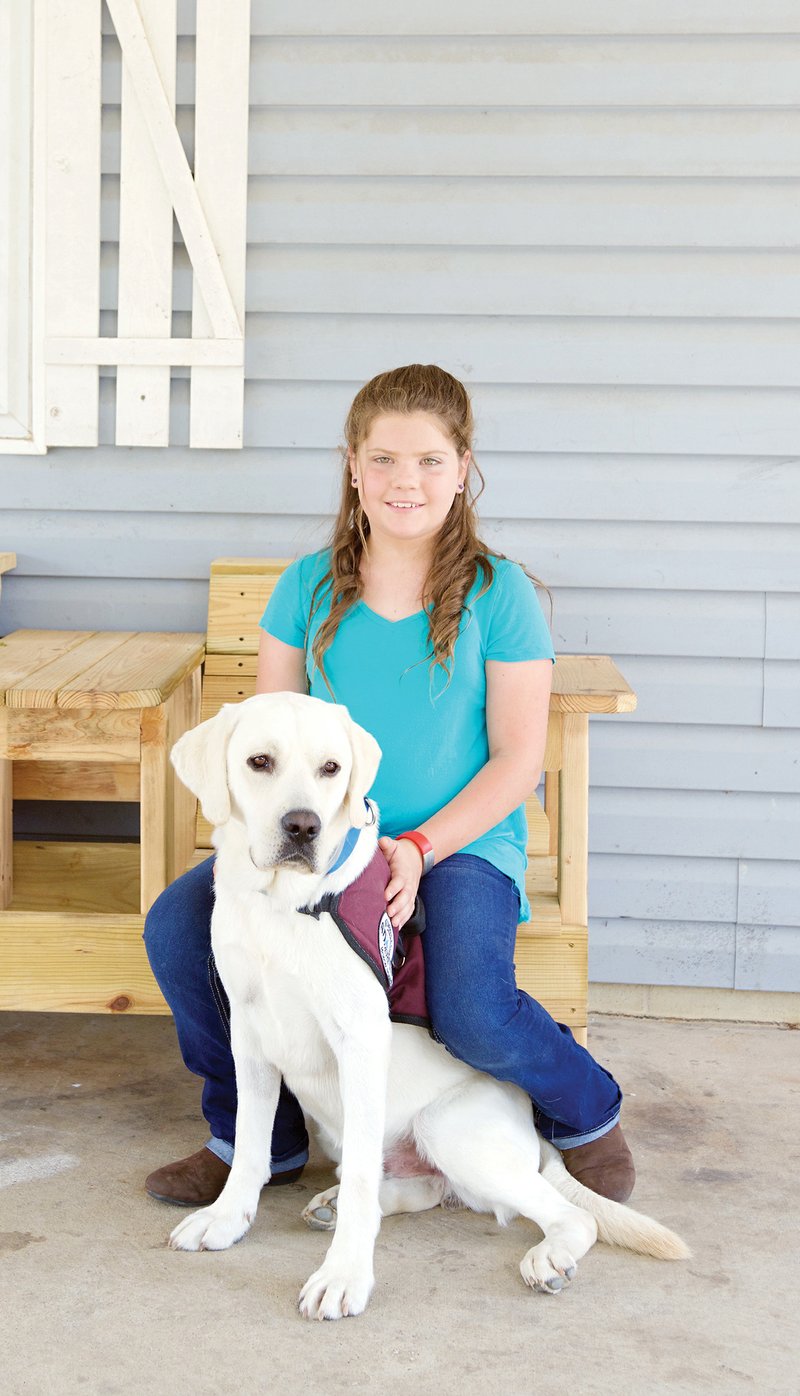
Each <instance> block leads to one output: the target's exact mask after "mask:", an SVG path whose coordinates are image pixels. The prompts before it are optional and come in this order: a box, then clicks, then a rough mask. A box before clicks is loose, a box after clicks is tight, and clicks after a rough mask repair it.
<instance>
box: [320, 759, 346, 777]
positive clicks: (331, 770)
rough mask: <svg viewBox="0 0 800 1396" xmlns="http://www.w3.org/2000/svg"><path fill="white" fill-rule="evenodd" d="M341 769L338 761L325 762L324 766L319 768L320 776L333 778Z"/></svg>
mask: <svg viewBox="0 0 800 1396" xmlns="http://www.w3.org/2000/svg"><path fill="white" fill-rule="evenodd" d="M341 769H342V768H341V766H340V765H339V762H338V761H326V762H325V765H324V766H321V767H320V774H321V775H323V776H335V775H336V774H337V773H338V772H339V771H340V770H341Z"/></svg>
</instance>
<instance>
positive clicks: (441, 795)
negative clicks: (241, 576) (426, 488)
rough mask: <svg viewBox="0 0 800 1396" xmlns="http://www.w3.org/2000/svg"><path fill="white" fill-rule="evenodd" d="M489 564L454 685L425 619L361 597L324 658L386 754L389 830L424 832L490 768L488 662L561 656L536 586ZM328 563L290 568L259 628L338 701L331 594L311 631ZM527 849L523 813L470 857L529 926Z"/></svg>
mask: <svg viewBox="0 0 800 1396" xmlns="http://www.w3.org/2000/svg"><path fill="white" fill-rule="evenodd" d="M491 561H492V565H493V567H494V578H493V580H492V583H491V586H490V587H489V589H488V590H487V591H485V592H484V594H483V595H482V596H479V595H478V593H479V592H480V590H481V587H482V586H483V573H482V572H481V570H480V569H479V570H478V576H477V579H476V581H475V584H474V586H473V587H472V588H471V590H470V592H469V593H468V595H467V599H466V606H465V611H464V615H463V616H462V620H461V627H460V631H459V635H458V639H457V640H456V645H455V654H454V661H453V664H452V677H451V679H450V682H449V684H448V682H447V676H446V675H445V674H444V672H443V671H442V669H441V667H439V666H437V667H435V668H434V669H433V670H432V669H431V665H430V658H429V657H428V656H429V646H428V615H427V612H425V611H418V612H417V613H416V614H415V615H413V616H407V617H406V618H405V619H404V620H398V621H390V620H386V619H385V618H384V617H383V616H379V615H377V614H376V612H375V611H371V610H370V608H369V606H367V605H365V604H364V602H363V601H359V602H357V604H356V605H355V606H354V607H353V608H352V609H351V610H350V611H349V612H348V613H347V615H346V616H345V617H344V619H343V620H342V622H341V624H340V625H339V628H338V630H337V632H336V635H335V637H334V640H333V644H332V645H331V646H330V647H329V649H328V650H327V652H326V654H325V670H326V673H327V676H328V681H329V683H330V685H331V688H332V689H333V693H334V698H335V701H336V702H337V703H343V704H344V705H345V706H346V707H347V708H348V710H349V712H350V715H351V717H352V718H353V719H354V720H355V721H356V722H358V723H360V725H361V726H362V727H365V728H366V729H367V731H368V732H371V733H372V734H373V736H374V737H375V739H376V740H377V742H378V744H379V745H380V747H381V750H382V752H383V759H382V761H381V764H380V768H379V771H378V775H377V778H376V780H375V783H374V785H373V786H372V789H371V790H370V792H369V794H370V796H371V797H372V798H373V799H374V800H376V801H377V802H378V805H379V806H380V812H381V832H382V833H384V834H391V835H393V836H394V835H397V834H399V833H402V832H403V831H404V830H406V829H416V828H418V827H419V825H420V824H423V823H424V822H425V820H426V819H429V818H430V817H431V815H433V814H435V813H436V812H437V810H440V809H441V808H442V806H443V805H446V804H447V803H448V801H449V800H452V799H453V797H454V796H455V795H457V794H458V793H459V791H460V790H462V789H463V788H464V786H465V785H467V783H468V782H469V781H470V780H472V777H473V776H474V775H476V774H477V772H478V771H479V770H480V769H481V767H482V766H484V765H485V764H486V762H487V761H488V759H489V740H488V735H487V730H486V669H485V664H486V660H487V659H497V660H506V661H512V662H513V661H520V660H527V659H554V658H555V656H554V653H553V645H552V641H551V639H550V632H549V630H548V627H547V623H546V621H545V618H544V616H543V614H542V608H541V606H540V605H539V600H538V597H537V595H536V591H535V589H534V586H533V583H532V582H531V581H530V579H529V578H528V577H527V576H526V575H525V573H524V572H523V570H522V568H521V567H520V566H519V565H518V564H517V563H515V562H509V561H507V560H506V559H501V558H492V559H491ZM329 566H330V552H329V550H327V549H325V550H324V551H322V552H319V553H312V554H310V555H309V556H308V557H303V558H300V559H299V560H298V561H297V562H293V563H291V564H290V566H289V567H287V568H286V571H285V572H284V573H283V574H282V575H281V577H280V579H279V580H278V583H277V585H276V587H275V590H274V592H273V594H272V596H271V598H270V601H269V604H268V605H267V608H266V610H265V612H264V615H263V616H262V618H261V625H262V626H263V628H264V629H265V630H266V631H267V632H268V633H269V634H270V635H274V636H275V637H276V638H277V639H278V640H282V641H283V642H284V644H286V645H294V646H296V647H297V648H298V649H304V650H305V654H306V673H307V675H308V685H309V692H310V693H311V694H312V696H313V697H314V698H322V699H325V700H327V701H328V702H331V701H333V699H332V698H331V694H330V692H329V691H328V688H327V687H326V685H325V680H324V679H323V677H322V675H321V673H320V672H319V670H318V668H317V667H316V665H315V664H314V662H313V659H312V656H311V646H312V644H313V641H314V636H315V635H316V632H317V630H318V629H319V627H320V625H321V624H322V622H323V620H324V619H325V617H326V616H327V614H328V611H329V607H330V599H329V597H330V593H329V590H328V592H327V593H326V595H325V596H324V599H323V601H322V605H321V606H320V607H319V608H318V609H317V611H316V613H315V615H314V619H313V621H312V622H311V628H310V630H309V633H308V635H306V628H307V625H308V616H309V611H310V609H311V598H312V595H313V592H314V589H315V587H316V585H317V583H318V582H319V581H320V580H321V578H322V577H323V576H324V575H325V573H326V572H327V571H328V568H329ZM526 844H527V826H526V819H525V806H524V805H520V807H519V808H518V809H516V810H514V811H513V812H512V813H511V814H509V815H508V816H507V817H506V818H505V819H503V820H501V822H500V823H499V824H496V825H495V826H494V828H492V829H489V830H488V831H487V832H486V833H485V834H482V835H481V837H480V838H478V839H475V840H474V841H473V842H472V843H469V844H467V845H466V847H465V848H463V849H461V850H460V851H461V852H462V853H474V854H477V856H478V857H480V858H486V859H487V860H488V862H490V863H493V864H494V866H495V867H496V868H499V869H500V870H501V871H502V872H504V873H506V874H507V875H508V876H509V877H511V878H513V880H514V882H515V884H516V886H517V888H518V890H519V895H520V920H522V921H526V920H527V919H528V917H529V916H530V907H529V905H528V901H527V898H526V896H525V868H526V866H527V855H526V851H525V850H526Z"/></svg>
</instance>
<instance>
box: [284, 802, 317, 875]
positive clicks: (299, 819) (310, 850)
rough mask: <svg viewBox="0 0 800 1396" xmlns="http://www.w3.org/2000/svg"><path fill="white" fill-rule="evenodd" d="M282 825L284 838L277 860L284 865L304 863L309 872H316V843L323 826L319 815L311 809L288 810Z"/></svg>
mask: <svg viewBox="0 0 800 1396" xmlns="http://www.w3.org/2000/svg"><path fill="white" fill-rule="evenodd" d="M280 827H281V829H282V831H283V835H284V838H283V843H282V844H281V847H280V850H279V852H278V859H277V861H278V862H279V863H280V864H281V865H282V866H285V865H286V864H287V863H288V864H293V863H295V864H302V865H303V866H304V867H306V868H308V870H309V872H316V863H317V859H316V843H317V840H318V838H319V834H320V830H321V828H322V823H321V821H320V818H319V815H318V814H315V813H314V811H313V810H310V809H292V810H288V811H287V813H286V814H284V816H283V818H282V819H281V824H280Z"/></svg>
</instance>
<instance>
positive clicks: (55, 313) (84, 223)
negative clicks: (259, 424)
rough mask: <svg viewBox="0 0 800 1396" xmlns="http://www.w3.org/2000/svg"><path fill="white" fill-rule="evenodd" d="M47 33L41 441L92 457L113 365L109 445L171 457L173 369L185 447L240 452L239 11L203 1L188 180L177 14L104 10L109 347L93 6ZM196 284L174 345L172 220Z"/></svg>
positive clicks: (242, 3)
mask: <svg viewBox="0 0 800 1396" xmlns="http://www.w3.org/2000/svg"><path fill="white" fill-rule="evenodd" d="M37 3H38V4H39V6H40V8H41V10H42V11H43V12H45V16H46V17H45V18H44V19H43V23H42V25H41V32H42V33H43V36H44V37H43V42H44V44H45V45H46V50H47V53H46V65H45V66H46V92H45V94H44V96H45V99H46V106H47V119H46V123H45V133H46V134H45V157H44V159H45V189H44V210H45V211H44V217H45V224H46V250H45V259H44V260H45V317H46V335H45V353H44V357H45V365H46V370H45V371H46V401H45V440H46V442H47V443H48V444H50V445H61V446H79V445H80V446H83V445H96V444H97V431H98V379H99V373H98V367H99V365H100V364H116V365H117V417H116V441H117V444H119V445H129V446H130V445H135V446H165V445H167V444H168V442H169V387H170V367H171V365H186V366H189V367H190V368H191V372H192V380H193V381H192V394H191V409H190V443H191V445H193V446H215V447H240V446H241V445H242V413H243V398H244V267H245V247H246V214H247V117H248V69H249V33H250V5H249V0H197V81H196V98H195V122H196V157H195V168H196V176H193V174H192V171H191V170H190V168H189V164H188V162H187V159H186V155H185V153H184V150H183V146H182V144H181V140H180V136H179V134H178V130H177V127H176V124H175V50H176V4H175V0H107V5H108V11H109V13H110V15H111V19H112V21H113V24H114V27H115V29H116V32H117V36H118V38H119V42H120V46H121V49H122V63H123V79H122V99H121V100H122V108H121V123H122V124H121V157H120V249H119V256H120V263H119V302H118V324H117V335H116V336H115V337H114V338H113V339H112V338H105V337H104V338H101V337H100V335H99V325H100V320H99V315H100V305H99V295H100V290H99V288H100V113H101V90H100V60H101V5H100V0H37ZM173 210H174V212H175V215H176V218H177V221H178V225H179V227H180V230H181V233H182V236H183V239H184V243H185V245H186V249H187V252H188V254H189V258H190V261H191V264H192V271H193V280H194V284H193V308H192V337H191V338H190V339H181V338H175V337H173V336H172V333H171V320H172V304H171V286H172V251H173V248H172V212H173Z"/></svg>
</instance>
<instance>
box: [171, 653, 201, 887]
mask: <svg viewBox="0 0 800 1396" xmlns="http://www.w3.org/2000/svg"><path fill="white" fill-rule="evenodd" d="M166 709H167V755H168V756H169V752H170V751H171V750H172V748H173V746H174V745H175V743H176V742H177V740H178V738H179V737H181V736H183V733H184V732H188V731H189V729H190V728H192V727H196V726H197V724H198V722H199V721H200V670H199V669H195V671H194V673H192V674H189V675H187V677H186V678H185V679H184V681H183V683H182V684H181V685H180V687H179V688H177V689H176V690H175V692H174V693H173V694H172V697H171V698H170V699H169V700H168V701H167V703H166ZM167 784H168V797H167V798H168V809H169V814H170V822H169V827H168V830H167V833H168V838H169V842H168V847H167V878H168V880H169V881H170V882H172V881H174V879H175V878H176V877H180V875H181V873H185V872H186V870H187V868H189V867H190V866H191V863H192V859H193V855H194V848H195V825H196V821H197V800H196V799H195V797H194V795H193V794H192V792H191V791H190V790H187V788H186V786H185V785H184V784H183V781H180V780H178V777H177V776H176V774H175V770H174V767H173V765H172V762H171V761H169V764H168V768H167Z"/></svg>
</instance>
